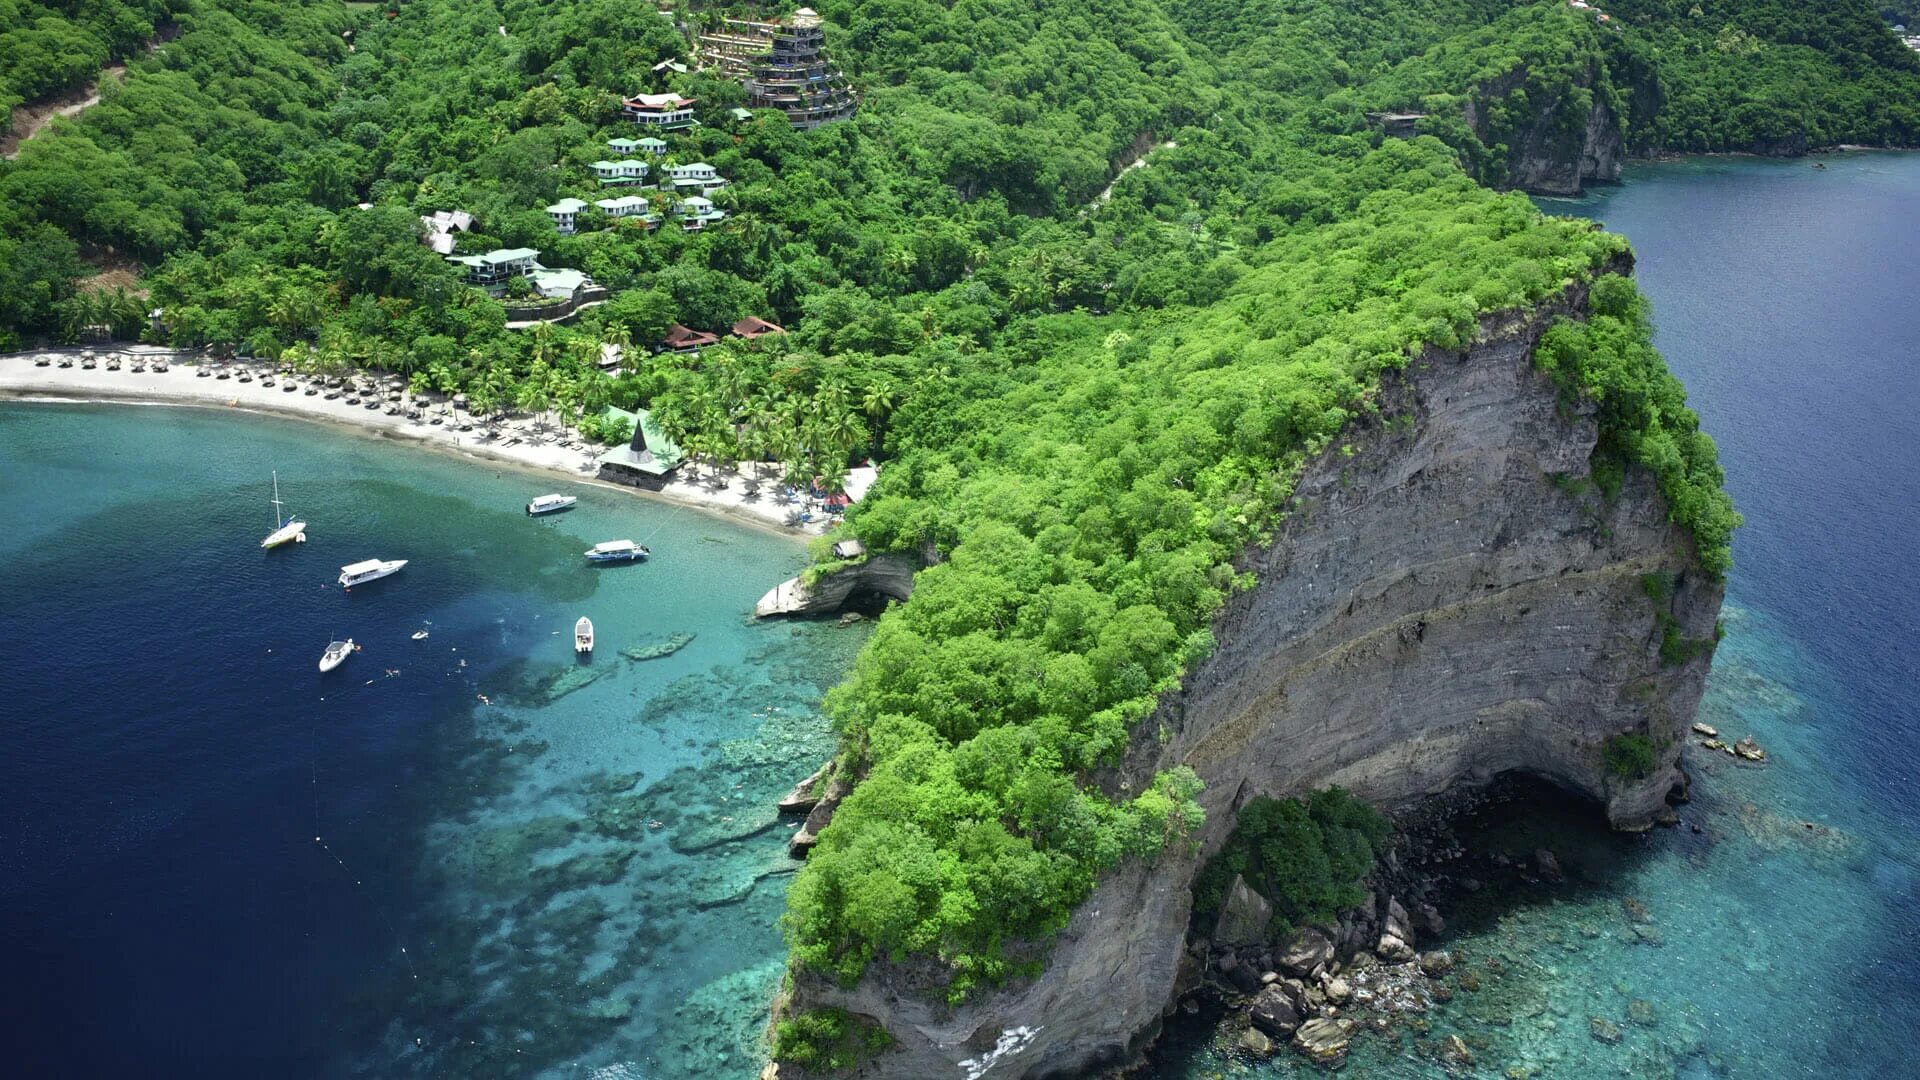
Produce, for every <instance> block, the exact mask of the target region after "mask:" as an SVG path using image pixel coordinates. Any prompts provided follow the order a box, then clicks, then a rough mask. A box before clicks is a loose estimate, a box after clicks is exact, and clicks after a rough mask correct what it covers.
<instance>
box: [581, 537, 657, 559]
mask: <svg viewBox="0 0 1920 1080" xmlns="http://www.w3.org/2000/svg"><path fill="white" fill-rule="evenodd" d="M651 554H653V552H651V551H648V550H647V549H646V548H643V547H641V546H640V545H639V544H636V543H634V542H633V541H631V540H608V541H606V542H605V543H601V544H595V545H593V546H592V547H590V548H588V549H587V550H586V556H587V561H588V562H645V561H646V559H647V556H649V555H651Z"/></svg>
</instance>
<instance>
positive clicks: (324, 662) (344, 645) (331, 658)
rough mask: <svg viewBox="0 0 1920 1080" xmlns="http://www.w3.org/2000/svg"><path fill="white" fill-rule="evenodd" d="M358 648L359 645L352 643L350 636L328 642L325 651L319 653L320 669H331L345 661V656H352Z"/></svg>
mask: <svg viewBox="0 0 1920 1080" xmlns="http://www.w3.org/2000/svg"><path fill="white" fill-rule="evenodd" d="M359 648H360V646H358V645H355V644H354V643H353V639H352V638H348V639H347V640H345V641H335V642H330V643H328V645H327V651H326V652H323V653H321V654H320V670H321V671H332V670H333V669H334V668H337V667H339V666H340V665H341V664H344V663H346V662H347V657H349V656H352V655H353V654H354V653H355V652H356V651H358V650H359Z"/></svg>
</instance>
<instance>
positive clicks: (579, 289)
mask: <svg viewBox="0 0 1920 1080" xmlns="http://www.w3.org/2000/svg"><path fill="white" fill-rule="evenodd" d="M527 277H528V278H529V279H531V280H532V281H533V291H534V292H536V293H539V294H540V295H541V296H544V297H547V298H548V299H550V300H573V299H577V298H579V297H580V296H581V294H583V293H585V292H586V291H587V290H589V289H594V288H596V286H595V285H594V283H593V279H592V278H590V277H588V276H587V275H586V273H585V272H583V271H580V270H569V269H566V268H561V269H559V270H548V269H547V268H546V267H539V268H537V269H535V270H534V272H533V273H531V274H528V275H527ZM599 291H600V292H601V293H602V294H604V293H605V292H606V290H604V289H601V290H599Z"/></svg>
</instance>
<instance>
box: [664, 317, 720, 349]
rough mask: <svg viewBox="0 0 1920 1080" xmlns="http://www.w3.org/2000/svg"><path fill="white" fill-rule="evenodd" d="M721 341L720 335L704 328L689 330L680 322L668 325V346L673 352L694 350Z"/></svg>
mask: <svg viewBox="0 0 1920 1080" xmlns="http://www.w3.org/2000/svg"><path fill="white" fill-rule="evenodd" d="M719 343H720V339H719V338H718V337H716V336H714V335H713V334H709V333H707V332H706V331H704V330H689V329H687V328H686V327H684V326H681V325H680V324H679V323H674V324H673V325H672V326H669V327H667V337H666V346H667V348H668V349H669V350H671V351H673V352H694V351H696V350H699V349H704V348H706V347H707V346H709V345H717V344H719Z"/></svg>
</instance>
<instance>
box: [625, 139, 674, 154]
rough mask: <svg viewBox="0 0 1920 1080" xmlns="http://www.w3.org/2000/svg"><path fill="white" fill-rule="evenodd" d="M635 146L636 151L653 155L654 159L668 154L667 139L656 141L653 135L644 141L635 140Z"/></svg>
mask: <svg viewBox="0 0 1920 1080" xmlns="http://www.w3.org/2000/svg"><path fill="white" fill-rule="evenodd" d="M633 146H634V149H636V150H638V151H640V152H641V153H643V154H652V155H653V156H654V157H659V156H660V155H662V154H664V153H666V152H667V141H666V140H665V139H656V138H654V137H653V136H651V135H649V136H647V137H646V138H644V139H635V140H633Z"/></svg>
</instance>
